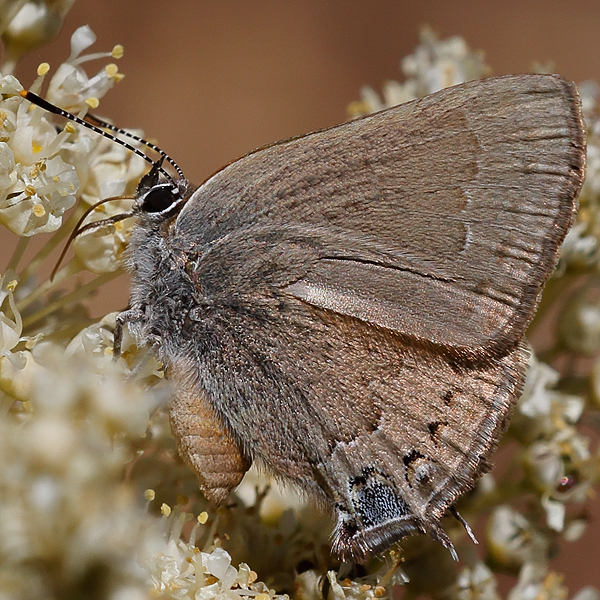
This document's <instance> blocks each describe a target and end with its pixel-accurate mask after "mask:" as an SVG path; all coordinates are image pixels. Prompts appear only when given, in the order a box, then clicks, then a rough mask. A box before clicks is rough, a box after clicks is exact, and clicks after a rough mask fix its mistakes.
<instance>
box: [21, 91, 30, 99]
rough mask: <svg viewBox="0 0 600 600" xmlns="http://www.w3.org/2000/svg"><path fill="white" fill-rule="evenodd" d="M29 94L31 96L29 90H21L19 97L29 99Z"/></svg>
mask: <svg viewBox="0 0 600 600" xmlns="http://www.w3.org/2000/svg"><path fill="white" fill-rule="evenodd" d="M27 94H29V90H21V91H20V92H19V95H20V96H23V98H27Z"/></svg>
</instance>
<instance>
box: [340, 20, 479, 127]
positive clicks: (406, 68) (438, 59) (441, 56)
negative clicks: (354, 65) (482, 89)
mask: <svg viewBox="0 0 600 600" xmlns="http://www.w3.org/2000/svg"><path fill="white" fill-rule="evenodd" d="M420 37H421V43H420V45H419V46H418V47H417V49H416V50H415V52H414V54H411V55H410V56H407V57H406V58H405V59H404V60H403V61H402V71H403V72H404V75H405V76H406V80H405V81H404V82H403V83H399V82H397V81H388V82H387V83H385V85H384V86H383V92H382V96H383V97H382V98H380V97H379V94H378V93H377V92H376V91H375V90H374V89H373V88H371V87H368V86H365V87H364V88H363V89H362V90H361V93H360V96H361V99H360V100H359V101H357V102H354V103H352V104H351V105H350V107H349V109H348V112H349V115H350V116H351V117H358V116H361V115H367V114H370V113H373V112H376V111H378V110H382V109H384V108H389V107H391V106H396V105H398V104H402V103H403V102H408V101H409V100H414V99H415V98H422V97H423V96H427V95H428V94H433V93H434V92H438V91H439V90H441V89H443V88H445V87H449V86H451V85H456V84H458V83H463V82H465V81H471V80H472V79H480V78H481V77H484V76H485V75H487V74H488V73H489V70H490V69H489V67H488V66H487V65H486V64H485V62H484V60H483V54H482V53H481V52H472V51H471V50H470V49H469V47H468V46H467V44H466V42H465V40H464V39H463V38H461V37H458V36H455V37H451V38H448V39H447V40H439V39H438V38H437V36H436V34H435V33H434V31H433V30H431V29H430V28H427V27H426V28H423V30H422V31H421V36H420Z"/></svg>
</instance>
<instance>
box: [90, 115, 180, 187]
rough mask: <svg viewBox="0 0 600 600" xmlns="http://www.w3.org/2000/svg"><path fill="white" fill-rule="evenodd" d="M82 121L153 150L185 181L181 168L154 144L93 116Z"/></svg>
mask: <svg viewBox="0 0 600 600" xmlns="http://www.w3.org/2000/svg"><path fill="white" fill-rule="evenodd" d="M84 119H85V120H86V123H87V122H89V121H91V122H92V123H93V124H94V125H97V126H98V127H102V129H110V130H111V131H114V132H115V133H120V134H121V135H124V136H126V137H128V138H131V139H132V140H135V141H136V142H140V144H144V146H146V147H147V148H150V150H154V151H155V152H158V154H160V155H161V156H162V157H164V159H165V160H166V161H167V162H168V163H169V164H170V165H171V166H172V167H173V168H174V169H175V170H176V171H177V174H178V175H179V177H180V179H185V177H184V176H183V171H182V170H181V167H180V166H179V165H178V164H177V163H176V162H175V161H174V160H173V159H172V158H171V157H170V156H169V155H168V154H167V153H166V152H165V151H164V150H162V149H161V148H159V147H158V146H157V145H156V144H153V143H152V142H149V141H148V140H145V139H144V138H142V137H140V136H139V135H135V134H134V133H130V132H129V131H125V129H121V128H120V127H116V126H115V125H113V124H112V123H107V122H106V121H103V120H102V119H99V118H98V117H96V116H95V115H85V117H84Z"/></svg>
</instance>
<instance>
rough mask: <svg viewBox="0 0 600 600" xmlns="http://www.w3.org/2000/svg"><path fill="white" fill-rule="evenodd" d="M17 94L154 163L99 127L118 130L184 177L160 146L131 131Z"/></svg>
mask: <svg viewBox="0 0 600 600" xmlns="http://www.w3.org/2000/svg"><path fill="white" fill-rule="evenodd" d="M19 94H20V95H21V96H22V97H23V98H25V99H26V100H29V102H31V103H32V104H35V105H37V106H39V107H40V108H43V109H44V110H46V111H48V112H49V113H52V114H55V115H59V116H61V117H64V118H65V119H69V121H73V122H74V123H77V124H78V125H81V126H83V127H87V128H88V129H91V130H92V131H94V132H95V133H97V134H99V135H101V136H103V137H105V138H107V139H109V140H111V141H113V142H115V143H117V144H120V145H121V146H123V147H125V148H127V150H130V151H131V152H133V153H134V154H137V155H138V156H140V157H141V158H143V159H144V160H145V161H146V162H148V163H150V164H151V165H154V164H155V161H153V160H152V158H150V157H149V156H148V155H146V154H145V153H144V152H142V151H141V150H140V149H139V148H136V147H135V146H132V145H131V144H128V143H127V142H125V141H124V140H122V139H120V138H118V137H116V136H114V135H111V134H110V133H107V132H106V131H104V129H101V127H105V128H107V129H110V130H112V131H115V132H118V133H120V134H122V135H125V136H127V137H129V138H131V139H134V140H136V141H138V142H141V143H142V144H144V145H145V146H146V147H148V148H150V149H151V150H155V151H156V152H158V153H159V154H160V155H161V156H163V157H164V158H165V159H166V160H167V161H168V162H169V163H170V164H171V165H172V166H173V168H174V169H175V170H176V171H177V174H178V175H179V177H180V178H181V179H184V177H183V171H182V170H181V168H180V167H179V165H177V163H176V162H175V161H174V160H173V159H172V158H171V157H170V156H168V155H167V153H166V152H164V151H163V150H160V148H158V147H156V146H155V145H154V144H151V143H150V142H147V141H146V140H144V139H142V138H141V137H139V136H136V135H133V134H131V133H127V132H126V131H123V130H122V129H119V128H118V127H115V126H114V125H111V124H110V123H105V122H104V121H101V120H100V119H97V118H96V117H92V116H91V115H87V118H91V119H93V120H94V121H96V122H98V123H99V124H100V126H96V125H94V124H92V123H89V122H88V121H84V120H83V119H81V118H79V117H77V116H75V115H74V114H72V113H70V112H68V111H66V110H63V109H62V108H59V107H58V106H55V105H54V104H52V103H50V102H48V101H47V100H44V99H43V98H41V97H40V96H38V95H37V94H34V93H33V92H30V91H29V90H21V91H20V92H19ZM158 170H159V171H160V172H161V173H162V174H163V175H164V176H165V177H167V178H168V179H170V180H171V181H172V180H173V177H171V175H169V173H168V172H167V171H165V169H163V168H162V167H158Z"/></svg>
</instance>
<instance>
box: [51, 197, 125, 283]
mask: <svg viewBox="0 0 600 600" xmlns="http://www.w3.org/2000/svg"><path fill="white" fill-rule="evenodd" d="M134 199H135V198H133V197H131V196H115V197H113V198H105V199H104V200H100V201H99V202H96V203H95V204H92V206H90V207H89V208H88V209H87V210H86V211H85V212H84V213H83V215H81V218H80V219H79V221H77V225H75V227H74V229H73V231H72V232H71V235H70V236H69V239H68V240H67V243H66V244H65V245H64V248H63V250H62V252H61V253H60V256H59V257H58V260H57V261H56V264H55V265H54V268H53V269H52V273H50V281H52V280H53V279H54V276H55V275H56V272H57V271H58V268H59V267H60V265H61V263H62V261H63V259H64V258H65V255H66V254H67V250H68V249H69V247H70V246H71V244H72V243H73V240H74V239H75V238H76V237H77V236H78V235H80V234H82V233H83V232H85V231H90V230H94V229H100V228H101V227H105V226H106V225H113V224H114V223H117V222H118V221H122V220H123V219H127V217H131V216H133V211H131V210H128V211H126V212H124V213H121V214H118V215H114V216H112V217H108V218H107V219H102V220H101V221H94V222H93V223H88V224H87V225H84V226H83V227H82V224H83V222H84V221H85V220H86V219H87V217H88V216H89V215H90V214H91V213H92V212H93V211H94V210H96V208H97V207H98V206H100V205H101V204H106V203H107V202H114V201H115V200H134Z"/></svg>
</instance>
